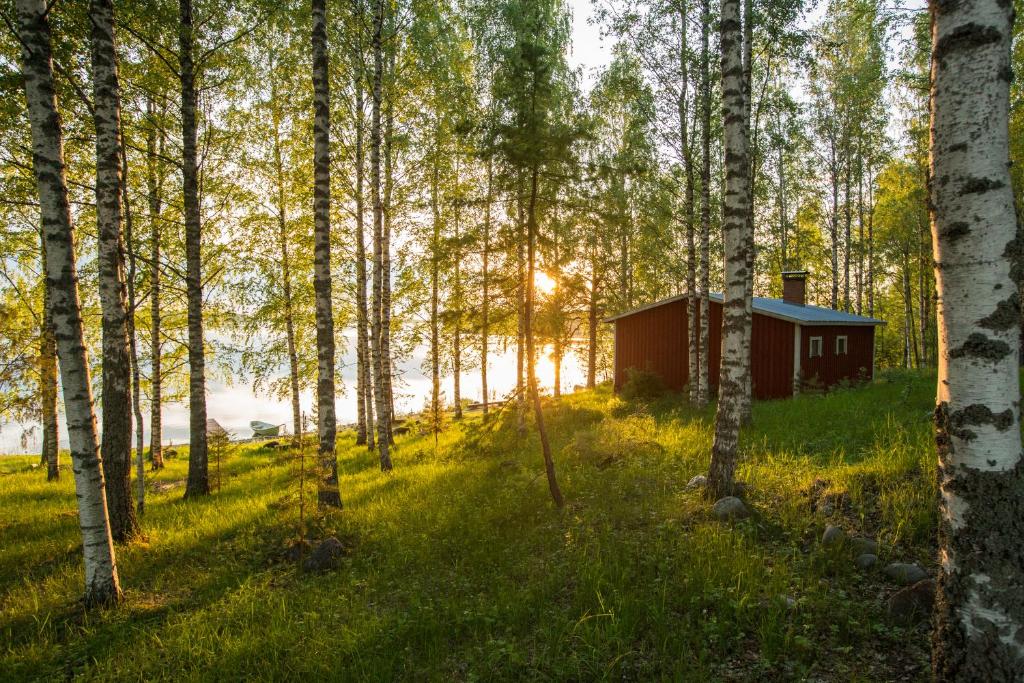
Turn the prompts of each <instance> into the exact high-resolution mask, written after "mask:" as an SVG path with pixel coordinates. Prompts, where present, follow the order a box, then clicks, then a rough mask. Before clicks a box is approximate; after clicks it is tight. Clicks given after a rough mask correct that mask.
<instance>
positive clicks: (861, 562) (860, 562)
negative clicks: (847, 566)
mask: <svg viewBox="0 0 1024 683" xmlns="http://www.w3.org/2000/svg"><path fill="white" fill-rule="evenodd" d="M853 563H854V564H855V565H857V569H860V570H862V571H863V570H865V569H871V568H872V567H874V566H875V565H876V564H878V555H875V554H873V553H862V554H860V555H858V556H857V557H856V558H855V559H854V560H853Z"/></svg>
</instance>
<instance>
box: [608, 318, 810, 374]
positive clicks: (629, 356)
mask: <svg viewBox="0 0 1024 683" xmlns="http://www.w3.org/2000/svg"><path fill="white" fill-rule="evenodd" d="M710 303H711V318H710V321H711V327H710V329H709V330H708V334H709V341H708V344H709V346H710V353H709V354H708V362H709V364H710V365H709V366H708V375H709V377H710V380H711V385H712V386H718V371H719V367H720V366H721V362H722V304H720V303H718V302H716V301H712V302H710ZM687 318H688V316H687V312H686V301H685V300H680V301H670V302H669V303H667V304H663V305H661V306H654V307H653V308H648V309H646V310H643V311H637V312H636V313H634V314H632V315H628V316H626V317H624V318H619V319H618V320H616V321H615V389H616V391H617V390H618V389H620V388H621V387H622V384H623V383H624V382H625V381H626V370H628V369H629V368H635V369H637V370H647V371H650V372H655V373H657V374H659V375H661V378H662V379H663V380H664V381H665V386H667V387H668V388H669V389H671V390H672V391H681V390H682V389H683V388H684V387H685V386H686V385H687V384H689V382H690V367H689V357H688V354H689V350H688V346H687V342H686V334H687V332H686V330H687ZM697 320H698V324H699V322H700V318H698V319H697ZM790 348H792V347H790ZM790 355H792V352H790ZM791 365H792V361H791ZM790 384H791V385H792V382H790Z"/></svg>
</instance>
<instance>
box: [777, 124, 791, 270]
mask: <svg viewBox="0 0 1024 683" xmlns="http://www.w3.org/2000/svg"><path fill="white" fill-rule="evenodd" d="M778 166H779V246H780V258H779V261H780V263H779V265H780V267H781V270H788V269H789V230H788V229H787V220H786V219H787V215H786V161H785V157H784V155H783V146H782V145H781V144H780V145H779V150H778Z"/></svg>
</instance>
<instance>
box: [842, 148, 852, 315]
mask: <svg viewBox="0 0 1024 683" xmlns="http://www.w3.org/2000/svg"><path fill="white" fill-rule="evenodd" d="M843 155H844V156H845V157H846V163H845V166H846V173H845V174H844V176H845V177H844V178H843V193H844V194H843V218H844V221H845V224H844V225H845V228H844V233H843V243H844V247H843V310H844V311H846V312H847V313H849V312H850V247H851V241H850V237H851V235H850V228H851V224H852V222H853V211H852V207H851V206H850V189H851V188H850V185H851V182H850V181H851V179H850V174H851V171H852V163H851V159H850V136H849V133H847V135H846V141H845V142H844V144H843Z"/></svg>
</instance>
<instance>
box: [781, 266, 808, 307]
mask: <svg viewBox="0 0 1024 683" xmlns="http://www.w3.org/2000/svg"><path fill="white" fill-rule="evenodd" d="M782 300H783V301H785V302H786V303H787V304H796V305H798V306H803V305H805V304H806V303H807V271H806V270H785V271H783V272H782Z"/></svg>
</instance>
